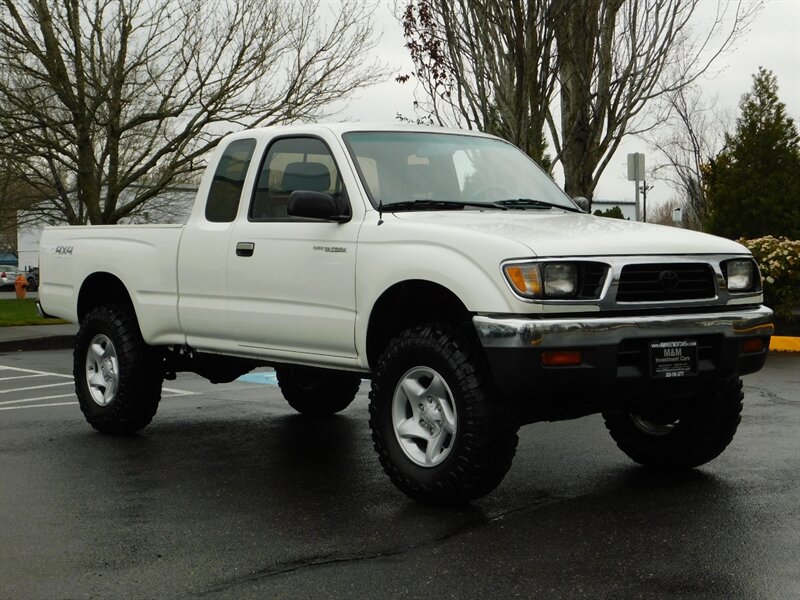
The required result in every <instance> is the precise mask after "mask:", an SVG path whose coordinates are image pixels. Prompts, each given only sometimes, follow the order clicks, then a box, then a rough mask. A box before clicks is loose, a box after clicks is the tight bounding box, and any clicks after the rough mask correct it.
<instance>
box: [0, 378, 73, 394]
mask: <svg viewBox="0 0 800 600" xmlns="http://www.w3.org/2000/svg"><path fill="white" fill-rule="evenodd" d="M60 385H72V382H71V381H62V382H60V383H48V384H47V385H32V386H30V387H22V388H12V389H10V390H0V394H10V393H11V392H27V391H30V390H40V389H42V388H51V387H58V386H60Z"/></svg>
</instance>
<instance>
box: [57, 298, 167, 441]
mask: <svg viewBox="0 0 800 600" xmlns="http://www.w3.org/2000/svg"><path fill="white" fill-rule="evenodd" d="M73 374H74V376H75V393H76V394H77V396H78V402H79V404H80V407H81V411H83V414H84V416H85V417H86V420H87V421H88V422H89V424H90V425H91V426H92V427H94V428H95V429H97V430H98V431H101V432H103V433H109V434H124V433H133V432H134V431H138V430H140V429H142V428H144V427H145V426H147V425H148V424H149V423H150V421H152V419H153V417H154V416H155V414H156V411H157V410H158V403H159V401H160V400H161V384H162V382H163V379H164V373H163V364H162V360H161V353H160V352H158V350H156V349H155V348H152V347H150V346H148V345H147V344H146V343H145V341H144V340H143V339H142V334H141V333H140V331H139V326H138V324H137V323H136V319H135V317H133V316H132V315H131V313H130V312H129V311H128V310H126V309H124V308H122V307H120V306H114V305H109V306H98V307H97V308H95V309H93V310H92V311H91V312H89V313H88V314H87V315H86V316H85V317H84V318H83V320H82V321H81V325H80V329H79V330H78V336H77V338H76V340H75V350H74V352H73Z"/></svg>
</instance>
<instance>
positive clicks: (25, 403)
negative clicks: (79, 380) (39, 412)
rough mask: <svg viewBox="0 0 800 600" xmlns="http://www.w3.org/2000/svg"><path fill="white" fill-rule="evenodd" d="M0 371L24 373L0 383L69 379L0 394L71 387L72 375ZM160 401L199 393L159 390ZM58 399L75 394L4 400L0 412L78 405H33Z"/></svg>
mask: <svg viewBox="0 0 800 600" xmlns="http://www.w3.org/2000/svg"><path fill="white" fill-rule="evenodd" d="M0 371H11V372H14V371H15V372H18V373H25V375H12V376H10V377H3V378H0V381H7V380H9V379H22V378H25V377H59V378H61V379H69V381H62V382H59V383H50V384H46V385H35V386H28V387H22V388H15V389H10V390H0V394H4V393H11V392H25V391H31V390H38V389H43V388H51V387H58V386H64V385H71V384H72V380H73V377H72V375H65V374H63V373H52V372H50V371H37V370H35V369H23V368H22V367H9V366H7V365H0ZM161 393H162V394H163V395H162V399H163V398H178V397H181V396H194V395H196V394H198V393H199V392H189V391H186V390H178V389H175V388H167V387H165V388H161ZM58 398H75V394H74V393H72V394H58V395H54V396H37V397H35V398H24V399H19V400H6V401H3V402H0V410H18V409H21V408H43V407H47V406H68V405H72V404H78V403H77V402H50V403H47V404H33V403H34V402H41V401H42V400H56V399H58ZM12 404H13V405H19V406H10V405H12Z"/></svg>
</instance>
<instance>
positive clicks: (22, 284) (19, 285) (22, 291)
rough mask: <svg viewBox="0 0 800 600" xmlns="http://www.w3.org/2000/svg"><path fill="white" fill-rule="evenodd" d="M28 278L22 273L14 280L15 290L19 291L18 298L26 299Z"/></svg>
mask: <svg viewBox="0 0 800 600" xmlns="http://www.w3.org/2000/svg"><path fill="white" fill-rule="evenodd" d="M27 289H28V280H27V279H25V276H24V275H22V274H20V275H17V278H16V279H15V280H14V291H15V292H16V293H17V300H24V299H25V296H26V294H27Z"/></svg>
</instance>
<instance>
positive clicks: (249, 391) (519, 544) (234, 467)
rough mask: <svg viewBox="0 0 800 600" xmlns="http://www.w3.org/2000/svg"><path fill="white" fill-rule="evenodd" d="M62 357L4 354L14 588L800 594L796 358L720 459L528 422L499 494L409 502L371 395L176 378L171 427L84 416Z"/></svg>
mask: <svg viewBox="0 0 800 600" xmlns="http://www.w3.org/2000/svg"><path fill="white" fill-rule="evenodd" d="M70 370H71V353H70V352H69V351H66V350H52V351H36V352H17V353H6V354H0V598H3V599H7V598H10V599H16V598H19V599H36V598H47V599H58V598H64V599H66V598H70V599H78V598H215V599H216V598H232V599H233V598H236V599H240V598H405V597H408V598H415V597H434V598H441V599H444V598H720V599H722V598H726V599H727V598H748V599H749V598H765V599H766V598H769V599H779V598H787V599H788V598H797V597H798V596H800V503H798V498H800V397H799V396H800V375H798V374H799V373H800V355H797V354H795V355H772V356H770V358H769V360H768V363H767V367H766V369H765V370H764V371H762V372H760V373H757V374H755V375H751V376H748V377H747V378H746V379H745V393H746V400H745V411H744V416H743V422H742V425H741V426H740V429H739V432H738V434H737V436H736V438H735V439H734V441H733V443H732V445H731V446H730V447H729V448H728V450H727V451H726V452H725V453H724V454H723V455H722V456H721V457H720V458H718V459H717V460H716V461H714V462H712V463H710V464H709V465H706V466H705V467H703V468H700V469H697V470H695V471H692V472H689V473H683V474H677V475H669V476H665V475H654V474H652V473H649V472H648V471H646V470H644V469H640V468H638V467H636V466H635V465H633V464H632V463H631V462H630V461H629V460H628V459H627V458H626V457H625V456H624V455H623V454H622V453H621V452H619V451H618V450H617V448H616V447H615V446H614V444H613V442H612V441H611V439H610V438H609V436H608V435H607V434H606V432H605V429H604V428H603V424H602V420H601V419H600V418H599V417H598V416H592V417H587V418H584V419H580V420H577V421H570V422H564V423H551V424H547V423H543V424H536V425H531V426H527V427H525V428H523V429H522V430H521V433H520V446H519V450H518V454H517V458H516V460H515V463H514V465H513V467H512V469H511V472H510V473H509V475H508V476H507V478H506V480H505V481H504V482H503V484H502V485H501V486H500V488H499V489H498V490H497V491H496V492H494V493H493V494H491V495H490V496H488V497H487V498H485V499H482V500H481V501H478V502H475V503H473V504H472V505H471V506H469V507H466V508H461V509H436V508H430V507H425V506H421V505H418V504H415V503H413V502H410V501H408V500H406V499H405V497H404V496H402V495H401V494H400V493H399V492H397V491H396V490H395V489H394V487H393V486H392V485H391V484H390V482H389V481H388V479H387V478H386V477H384V475H383V474H382V472H381V471H380V468H379V466H378V463H377V460H376V459H375V457H374V455H373V451H372V447H371V441H370V436H369V431H368V427H367V423H366V412H367V411H366V404H367V400H366V391H367V385H366V384H364V385H362V389H361V391H360V392H359V396H358V398H357V399H356V401H355V402H354V403H353V404H352V405H351V406H350V407H349V408H348V409H347V410H346V411H344V412H343V413H342V414H341V415H340V416H338V417H336V418H334V419H329V420H322V421H309V420H307V419H304V418H302V417H300V416H298V415H296V414H294V413H293V412H292V410H291V409H290V408H289V407H288V406H287V405H286V403H285V402H284V401H283V399H282V398H281V396H280V392H279V390H278V389H277V387H275V386H274V385H272V384H271V378H270V375H269V373H268V372H265V373H263V374H261V375H257V376H256V377H254V378H251V380H250V381H238V382H234V383H231V384H226V385H220V386H213V385H211V384H209V383H207V382H205V381H204V380H202V379H200V378H199V377H196V376H192V375H179V377H178V379H177V380H176V381H171V382H166V388H168V389H165V392H164V399H163V401H162V404H161V407H160V409H159V413H158V415H157V416H156V419H155V420H154V422H153V423H152V424H151V425H150V426H149V427H148V428H147V429H145V430H144V431H143V432H142V433H140V434H138V435H135V436H129V437H119V438H114V437H109V436H104V435H101V434H98V433H95V432H94V431H93V430H92V429H91V428H90V427H89V426H88V425H87V424H86V423H85V421H84V420H83V417H82V415H81V413H80V410H79V409H78V406H77V404H76V399H75V396H74V393H73V391H72V387H71V386H72V382H71V379H70V377H69V373H70Z"/></svg>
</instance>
